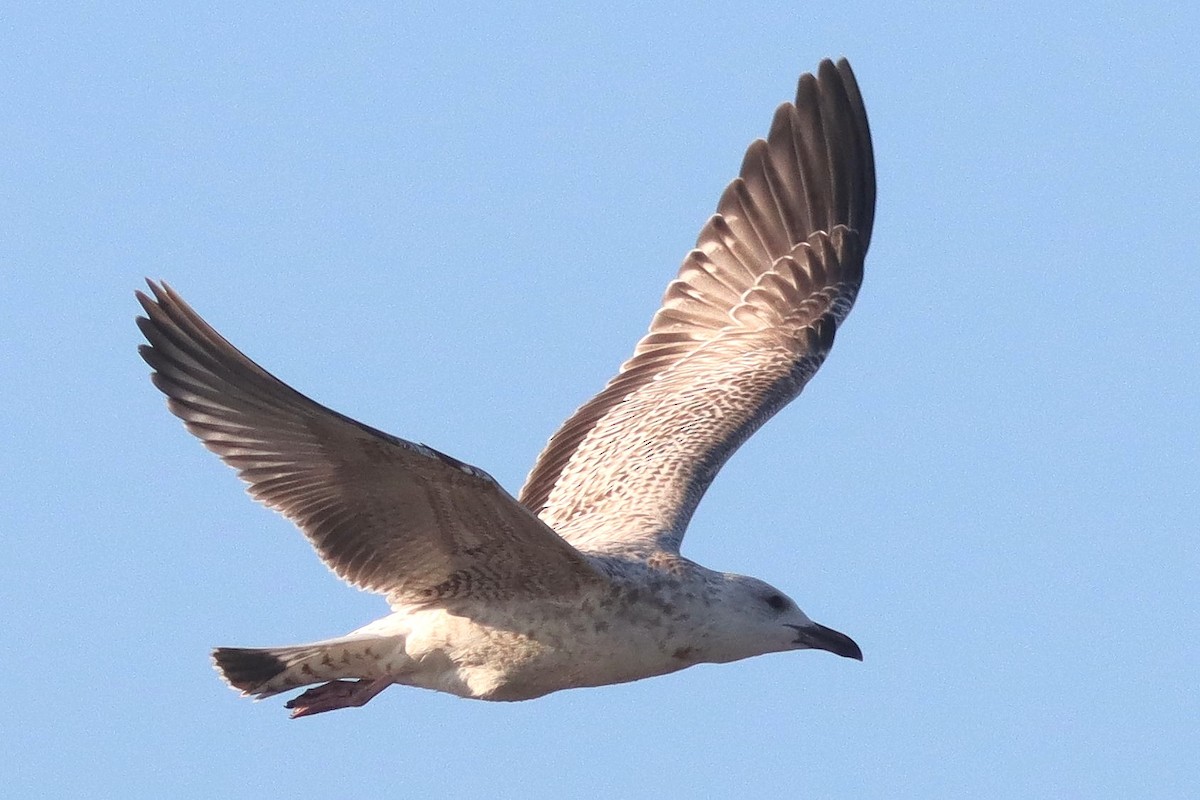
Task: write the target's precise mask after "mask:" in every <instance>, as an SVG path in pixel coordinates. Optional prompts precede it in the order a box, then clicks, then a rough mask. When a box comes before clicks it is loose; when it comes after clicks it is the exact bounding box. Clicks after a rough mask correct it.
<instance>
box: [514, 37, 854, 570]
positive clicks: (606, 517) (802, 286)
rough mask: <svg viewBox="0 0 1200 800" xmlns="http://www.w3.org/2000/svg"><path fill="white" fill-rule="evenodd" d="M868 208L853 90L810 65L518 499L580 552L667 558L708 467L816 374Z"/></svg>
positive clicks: (843, 72) (850, 285)
mask: <svg viewBox="0 0 1200 800" xmlns="http://www.w3.org/2000/svg"><path fill="white" fill-rule="evenodd" d="M874 208H875V167H874V156H873V153H872V148H871V136H870V129H869V127H868V124H867V116H866V111H865V109H864V107H863V103H862V98H861V95H860V93H859V90H858V85H857V83H856V81H855V78H854V74H853V72H852V71H851V69H850V65H849V64H848V63H847V62H846V61H845V60H842V61H840V62H838V63H837V64H834V63H833V62H831V61H824V62H822V63H821V66H820V68H819V70H818V74H817V76H813V75H810V74H805V75H802V76H801V78H800V81H799V84H798V86H797V90H796V101H795V103H785V104H783V105H782V106H780V107H779V109H778V110H777V111H776V113H775V116H774V118H773V120H772V124H771V128H770V132H769V134H768V136H767V138H766V139H765V140H761V139H760V140H758V141H755V142H754V143H752V144H751V145H750V147H749V148H748V149H747V151H746V155H745V158H744V159H743V162H742V168H741V173H740V175H739V177H738V178H736V179H734V181H733V182H732V183H730V184H729V186H728V187H727V188H726V190H725V192H724V193H723V194H722V195H721V199H720V201H719V203H718V206H717V213H716V214H715V215H714V216H713V217H712V218H711V219H709V221H708V222H707V223H706V224H705V226H704V227H703V229H702V230H701V232H700V236H699V239H698V241H697V243H696V247H695V249H693V250H692V251H691V252H690V253H689V254H688V255H687V257H686V258H685V259H684V262H683V265H682V266H681V268H680V270H679V274H678V276H677V277H676V278H675V280H673V281H672V282H671V283H670V284H669V285H668V287H667V290H666V292H665V294H664V296H663V302H662V306H661V308H660V309H659V311H658V312H657V313H656V314H655V315H654V318H653V320H652V321H651V324H650V331H649V332H648V333H647V334H646V336H645V337H643V338H642V340H641V341H640V342H638V344H637V347H636V348H635V349H634V354H633V357H632V358H630V359H629V360H628V361H626V362H625V364H623V365H622V366H621V369H620V371H619V372H618V373H617V375H616V377H614V378H613V379H612V380H611V381H610V382H609V384H608V385H607V386H606V387H605V388H604V390H603V391H601V392H600V394H598V395H596V397H594V398H592V399H591V400H590V401H588V402H587V403H585V404H584V405H583V406H582V407H581V408H580V409H579V410H578V411H576V412H575V413H574V414H573V415H572V416H571V417H570V418H569V419H568V420H567V421H566V422H564V423H563V425H562V427H561V428H560V429H559V430H558V432H556V433H555V434H554V436H553V437H551V439H550V442H549V444H548V445H547V446H546V449H545V450H544V451H543V452H542V454H541V455H540V456H539V458H538V461H537V463H536V464H535V465H534V468H533V470H532V471H531V472H530V475H529V478H528V479H527V481H526V483H525V487H524V488H523V489H522V491H521V494H520V500H521V502H522V503H523V504H524V505H525V506H527V507H528V508H530V509H532V510H534V511H536V512H537V513H538V515H539V516H540V517H541V519H543V520H544V521H545V522H546V523H547V524H548V525H550V526H551V527H553V528H554V529H555V530H557V531H558V532H559V533H560V534H561V535H562V536H563V537H564V538H565V539H566V540H568V541H570V542H572V543H573V544H575V545H576V546H578V547H580V548H581V549H584V550H588V549H606V548H614V547H652V548H667V549H675V550H677V549H678V547H679V544H680V541H681V540H682V537H683V532H684V529H685V528H686V526H687V523H688V521H689V520H690V518H691V515H692V512H693V511H694V510H695V507H696V504H697V503H698V502H699V501H700V498H701V497H702V496H703V494H704V492H705V490H706V489H707V488H708V485H709V483H710V482H711V481H712V479H713V477H714V476H715V474H716V472H717V470H718V469H719V468H720V466H721V464H723V463H724V461H725V460H726V459H727V458H728V457H729V456H730V455H731V454H732V453H733V451H734V450H736V449H737V447H738V446H740V445H741V443H742V442H743V441H745V439H746V438H747V437H749V436H750V434H751V433H753V432H754V431H755V430H756V429H757V428H758V427H759V426H760V425H762V424H763V423H764V422H765V421H766V420H767V419H769V418H770V416H771V415H773V414H774V413H775V412H776V411H778V410H779V409H780V408H782V407H783V406H784V405H786V404H787V403H788V402H790V401H791V399H792V398H794V397H795V396H796V395H797V394H798V393H799V392H800V391H801V389H803V387H804V385H805V383H807V381H808V380H809V379H810V378H811V377H812V375H813V374H814V373H815V372H816V371H817V369H818V368H819V367H820V365H821V363H822V362H823V361H824V359H825V356H826V354H827V353H828V352H829V348H830V347H831V346H832V344H833V337H834V333H835V332H836V330H837V327H838V325H840V324H841V322H842V320H843V319H844V318H845V316H846V314H848V313H849V311H850V308H851V306H852V305H853V303H854V299H855V297H856V296H857V293H858V289H859V286H860V285H861V282H862V265H863V258H864V256H865V253H866V249H867V245H868V243H869V241H870V237H871V228H872V225H873V222H874Z"/></svg>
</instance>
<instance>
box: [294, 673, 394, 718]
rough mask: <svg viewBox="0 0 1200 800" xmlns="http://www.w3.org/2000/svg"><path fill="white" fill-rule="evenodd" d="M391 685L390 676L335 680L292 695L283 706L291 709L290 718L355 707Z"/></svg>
mask: <svg viewBox="0 0 1200 800" xmlns="http://www.w3.org/2000/svg"><path fill="white" fill-rule="evenodd" d="M391 685H392V681H391V679H390V678H379V679H377V680H373V681H372V680H367V679H366V678H362V679H359V680H353V681H348V680H337V681H330V682H329V683H323V684H321V685H320V686H314V687H313V688H311V689H309V690H308V691H307V692H305V693H304V694H302V695H299V696H297V697H293V698H292V699H291V700H289V701H288V702H287V703H286V704H285V705H284V708H290V709H292V719H297V718H298V717H308V716H312V715H313V714H320V713H322V712H324V711H336V710H337V709H339V708H357V707H358V706H365V705H366V704H367V702H368V701H370V700H371V698H373V697H374V696H375V695H377V694H379V693H380V692H382V691H383V690H384V689H386V688H387V687H389V686H391Z"/></svg>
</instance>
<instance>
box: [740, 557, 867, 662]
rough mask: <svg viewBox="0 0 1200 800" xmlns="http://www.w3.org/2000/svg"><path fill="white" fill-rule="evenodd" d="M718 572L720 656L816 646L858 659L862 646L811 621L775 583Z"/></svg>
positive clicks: (807, 648)
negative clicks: (723, 651)
mask: <svg viewBox="0 0 1200 800" xmlns="http://www.w3.org/2000/svg"><path fill="white" fill-rule="evenodd" d="M723 577H724V581H723V582H722V584H723V585H722V587H721V601H720V605H721V609H722V612H723V613H721V614H720V615H719V616H720V618H721V620H722V623H721V625H720V628H721V631H720V638H721V640H722V643H723V644H724V645H725V647H727V648H728V649H729V656H730V657H729V658H728V659H722V660H729V661H733V660H736V659H739V658H748V657H750V656H755V655H761V654H763V653H776V652H780V651H783V650H810V649H815V650H828V651H829V652H830V653H835V654H837V655H839V656H843V657H845V658H854V659H857V660H859V661H862V657H863V656H862V650H861V649H860V648H859V646H858V645H857V644H856V643H855V642H854V640H853V639H851V638H850V637H849V636H847V635H846V634H844V633H839V632H838V631H835V630H833V629H832V628H826V627H825V626H824V625H820V624H818V623H816V622H813V621H812V620H811V619H809V618H808V615H807V614H805V613H804V612H803V611H801V610H800V608H799V606H797V605H796V603H795V602H793V601H792V599H791V598H790V597H788V596H787V595H786V594H784V593H783V592H781V591H779V590H778V589H776V588H775V587H774V586H771V585H770V584H768V583H766V582H764V581H760V580H758V579H757V578H750V577H747V576H745V575H732V574H726V575H724V576H723Z"/></svg>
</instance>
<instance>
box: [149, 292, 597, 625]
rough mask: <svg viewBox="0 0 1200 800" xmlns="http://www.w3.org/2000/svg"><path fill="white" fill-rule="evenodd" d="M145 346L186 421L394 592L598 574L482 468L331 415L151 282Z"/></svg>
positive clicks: (507, 586)
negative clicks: (273, 374)
mask: <svg viewBox="0 0 1200 800" xmlns="http://www.w3.org/2000/svg"><path fill="white" fill-rule="evenodd" d="M149 286H150V291H151V292H152V294H153V295H154V296H153V298H151V297H147V296H146V295H144V294H142V293H141V292H138V293H137V296H138V300H139V301H140V302H141V304H142V307H143V308H144V309H145V311H146V315H147V316H146V317H139V318H138V327H139V328H141V330H142V333H143V334H144V335H145V337H146V340H147V341H148V342H149V344H148V345H143V346H142V347H141V348H139V352H140V353H141V355H142V357H143V358H144V359H145V360H146V362H147V363H148V364H149V365H150V366H151V367H153V368H154V374H153V376H152V379H153V381H154V385H155V386H157V387H158V388H159V389H160V390H161V391H162V392H163V394H165V395H166V396H167V398H168V403H167V405H168V407H169V408H170V410H171V411H172V413H174V414H175V415H176V416H178V417H179V418H180V419H182V420H183V421H184V423H185V425H186V426H187V429H188V430H189V431H191V432H192V433H193V434H195V435H196V436H197V437H199V439H200V440H201V441H202V442H203V443H204V446H205V447H207V448H208V449H209V450H212V451H213V452H214V453H216V454H217V455H219V456H220V457H221V458H222V460H224V461H225V463H227V464H229V465H230V466H231V467H233V468H234V469H236V470H237V471H238V474H239V475H240V476H241V478H242V479H243V480H244V481H246V483H248V484H249V491H250V493H251V494H252V495H253V496H254V497H255V498H256V499H258V500H259V501H261V502H263V503H264V504H266V505H268V506H270V507H271V508H274V509H276V510H277V511H279V512H281V513H282V514H283V515H284V516H286V517H287V518H288V519H290V520H292V521H293V522H294V523H296V524H297V525H298V526H299V527H300V528H301V530H303V531H304V533H305V535H306V536H307V537H308V539H309V541H310V542H311V543H312V544H313V546H314V547H315V548H316V550H317V552H318V554H319V555H320V556H321V558H322V559H323V560H324V561H325V563H326V564H327V565H329V567H330V568H331V569H333V571H334V572H336V573H337V574H338V575H339V576H340V577H342V578H343V579H345V580H347V581H349V582H350V583H352V584H354V585H356V586H359V587H361V588H363V589H367V590H369V591H373V592H380V593H384V594H387V595H388V596H389V598H390V599H391V600H393V601H394V602H401V603H449V602H452V601H455V600H464V599H465V600H489V599H500V598H506V597H510V596H513V595H514V594H518V593H520V594H523V595H525V596H554V595H558V594H570V593H573V592H575V591H577V590H578V589H579V587H580V586H581V585H582V584H584V583H586V582H589V581H594V580H599V577H598V575H597V574H596V573H595V572H594V571H593V570H592V568H591V567H590V566H589V565H588V563H587V561H586V559H584V558H583V556H581V555H580V554H579V553H578V552H577V551H576V550H575V549H574V548H572V547H571V546H570V545H568V544H567V543H566V542H564V541H563V540H562V539H561V538H560V537H558V536H557V535H556V534H555V533H554V532H553V531H552V530H550V529H549V528H548V527H547V526H546V525H545V524H543V523H542V522H541V521H539V520H538V519H537V518H536V517H534V516H533V514H531V513H530V512H529V511H528V510H526V509H525V508H523V507H522V506H520V505H519V504H517V502H516V501H515V500H513V498H512V497H511V496H509V495H508V494H507V493H506V492H505V491H504V490H503V489H501V488H500V487H499V486H498V485H497V484H496V482H495V481H494V480H492V478H491V477H490V476H488V475H487V474H486V473H484V472H482V471H481V470H477V469H475V468H473V467H470V466H468V465H466V464H463V463H462V462H459V461H456V460H455V459H452V458H450V457H449V456H445V455H443V454H441V453H438V452H436V451H434V450H432V449H431V448H427V447H424V446H421V445H416V444H413V443H411V442H406V441H404V440H402V439H398V438H396V437H394V436H390V435H388V434H386V433H383V432H382V431H378V430H375V429H374V428H371V427H369V426H367V425H363V424H361V423H359V422H356V421H354V420H352V419H350V418H349V417H345V416H343V415H341V414H338V413H337V412H335V411H332V410H330V409H328V408H326V407H324V406H322V405H320V404H318V403H316V402H314V401H312V400H310V399H308V398H307V397H305V396H304V395H302V394H300V393H299V392H297V391H295V390H294V389H292V388H291V387H289V386H287V385H286V384H284V383H283V382H281V381H280V380H278V379H277V378H275V377H274V376H272V375H271V374H270V373H268V372H267V371H266V370H264V369H262V367H260V366H258V365H257V364H255V363H254V362H253V361H251V360H250V359H249V358H247V357H246V356H245V355H243V354H242V353H241V352H240V351H238V350H237V349H236V348H235V347H234V346H233V345H231V344H230V343H229V342H228V341H226V340H225V339H224V338H223V337H222V336H221V335H220V334H219V333H217V332H216V331H215V330H214V329H213V328H212V327H210V326H209V325H208V323H206V322H205V321H204V320H203V319H201V317H200V316H199V315H198V314H197V313H196V312H195V311H193V310H192V309H191V308H190V307H189V306H188V305H187V304H186V303H185V302H184V301H183V299H182V298H180V297H179V295H178V294H176V293H175V292H174V291H173V290H172V289H171V288H170V287H169V286H167V285H165V284H163V285H157V284H155V283H152V282H151V283H149Z"/></svg>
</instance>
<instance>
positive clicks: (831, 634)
mask: <svg viewBox="0 0 1200 800" xmlns="http://www.w3.org/2000/svg"><path fill="white" fill-rule="evenodd" d="M788 627H789V628H794V629H795V630H796V633H797V634H798V636H797V638H796V642H795V643H796V644H798V645H800V646H801V647H811V648H812V649H814V650H828V651H829V652H831V653H836V654H837V655H839V656H841V657H842V658H853V659H855V660H858V661H862V660H863V655H862V648H860V647H859V646H858V645H857V644H856V643H855V641H854V640H853V639H851V638H850V637H849V636H847V635H846V634H844V633H838V632H837V631H835V630H834V629H833V628H826V627H825V626H824V625H818V624H817V623H815V622H814V623H813V624H812V625H789V626H788Z"/></svg>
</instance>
